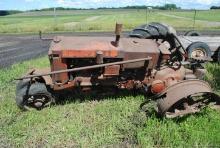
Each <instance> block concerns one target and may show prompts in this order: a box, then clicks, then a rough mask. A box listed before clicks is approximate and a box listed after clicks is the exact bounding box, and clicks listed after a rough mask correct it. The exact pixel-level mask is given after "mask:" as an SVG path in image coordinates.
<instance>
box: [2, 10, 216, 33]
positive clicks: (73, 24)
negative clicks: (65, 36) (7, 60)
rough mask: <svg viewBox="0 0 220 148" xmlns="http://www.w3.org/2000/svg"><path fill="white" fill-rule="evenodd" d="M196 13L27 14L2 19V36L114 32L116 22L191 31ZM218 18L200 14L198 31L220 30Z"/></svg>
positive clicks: (58, 12)
mask: <svg viewBox="0 0 220 148" xmlns="http://www.w3.org/2000/svg"><path fill="white" fill-rule="evenodd" d="M193 13H194V12H193V11H183V12H182V11H180V12H179V11H156V10H150V11H149V12H148V13H147V14H148V15H146V10H120V9H112V10H74V11H57V17H56V18H54V15H53V12H52V11H42V12H41V11H38V12H25V13H20V14H15V15H9V16H4V17H0V33H24V32H26V33H28V32H32V33H36V32H38V31H39V30H42V31H44V32H56V31H65V32H66V31H67V32H69V31H113V30H114V27H115V22H122V23H123V24H124V30H131V29H133V28H134V27H136V26H138V25H140V24H144V23H146V22H163V23H168V24H170V25H172V26H174V27H176V28H177V29H192V27H193V21H192V18H193ZM218 14H220V11H219V10H215V11H214V10H213V11H198V12H197V16H198V17H197V19H198V20H203V21H196V24H195V27H196V29H220V23H218V22H220V19H219V15H218ZM179 17H180V18H179ZM182 17H184V19H183V18H182ZM212 21H213V22H212ZM216 22H217V23H216Z"/></svg>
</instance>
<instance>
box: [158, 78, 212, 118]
mask: <svg viewBox="0 0 220 148" xmlns="http://www.w3.org/2000/svg"><path fill="white" fill-rule="evenodd" d="M201 93H202V94H207V93H212V89H211V87H210V85H209V84H208V83H207V82H204V81H201V80H185V81H181V82H178V83H176V84H173V85H171V86H170V87H168V88H167V89H165V90H164V91H163V92H162V93H160V94H159V95H158V97H159V98H160V99H159V100H158V101H157V106H158V112H159V113H160V115H162V116H164V115H167V116H169V115H170V117H176V116H180V115H185V114H189V113H193V112H196V111H198V108H197V107H198V106H195V104H196V105H197V104H198V102H195V103H193V104H190V106H191V108H190V107H188V106H187V107H186V106H185V107H184V106H183V107H184V108H183V109H180V110H177V109H179V108H178V107H180V106H181V103H189V102H188V99H189V97H190V96H192V95H196V94H201ZM184 100H186V101H185V102H184ZM190 101H191V100H190ZM175 105H177V106H175ZM193 107H194V108H193ZM181 111H182V112H181Z"/></svg>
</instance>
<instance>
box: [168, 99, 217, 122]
mask: <svg viewBox="0 0 220 148" xmlns="http://www.w3.org/2000/svg"><path fill="white" fill-rule="evenodd" d="M207 106H210V107H211V108H214V109H219V106H220V102H219V101H217V100H214V99H211V98H210V96H204V97H201V96H200V97H199V96H190V97H188V98H184V99H182V100H180V101H179V102H177V103H176V104H174V105H173V106H172V107H171V108H170V109H169V110H168V111H167V112H166V113H165V116H166V117H167V118H176V117H183V116H185V115H189V114H194V113H197V112H200V111H201V109H203V108H205V107H207Z"/></svg>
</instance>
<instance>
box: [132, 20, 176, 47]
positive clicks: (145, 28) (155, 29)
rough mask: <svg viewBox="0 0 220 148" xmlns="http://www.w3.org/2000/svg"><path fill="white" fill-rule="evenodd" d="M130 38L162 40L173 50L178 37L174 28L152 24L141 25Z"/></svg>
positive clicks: (133, 31)
mask: <svg viewBox="0 0 220 148" xmlns="http://www.w3.org/2000/svg"><path fill="white" fill-rule="evenodd" d="M129 36H130V37H136V38H143V39H156V40H158V39H161V40H163V41H167V42H168V43H169V44H170V45H171V48H175V47H176V42H175V39H174V36H176V30H175V29H174V28H173V27H171V26H169V25H166V24H162V23H156V22H152V23H149V24H145V25H141V26H139V27H136V28H134V29H133V30H132V31H131V32H130V34H129Z"/></svg>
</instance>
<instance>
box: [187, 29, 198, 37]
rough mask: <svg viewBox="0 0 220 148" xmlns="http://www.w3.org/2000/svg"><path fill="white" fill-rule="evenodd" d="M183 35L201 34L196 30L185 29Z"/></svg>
mask: <svg viewBox="0 0 220 148" xmlns="http://www.w3.org/2000/svg"><path fill="white" fill-rule="evenodd" d="M184 36H201V34H200V33H199V32H197V31H194V30H190V31H187V32H186V33H185V34H184Z"/></svg>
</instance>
